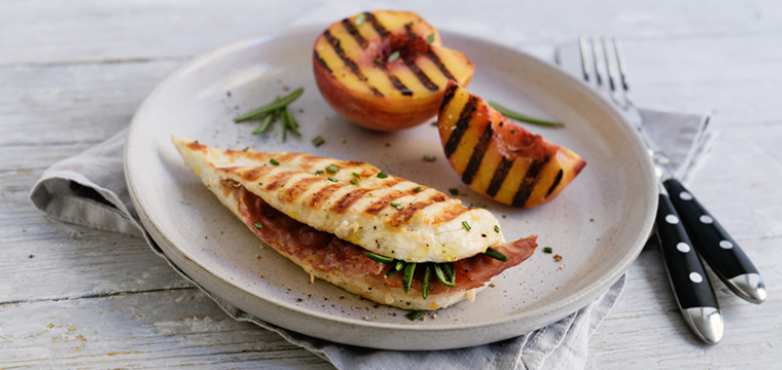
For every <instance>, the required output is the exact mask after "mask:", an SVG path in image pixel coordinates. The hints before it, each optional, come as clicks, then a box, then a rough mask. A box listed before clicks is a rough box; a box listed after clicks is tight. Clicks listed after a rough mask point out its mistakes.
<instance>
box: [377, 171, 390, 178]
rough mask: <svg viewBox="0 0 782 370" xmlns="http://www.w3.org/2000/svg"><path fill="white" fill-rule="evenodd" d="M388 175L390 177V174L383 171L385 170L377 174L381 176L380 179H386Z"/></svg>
mask: <svg viewBox="0 0 782 370" xmlns="http://www.w3.org/2000/svg"><path fill="white" fill-rule="evenodd" d="M387 177H388V175H386V173H385V172H383V171H380V173H378V174H377V178H379V179H385V178H387Z"/></svg>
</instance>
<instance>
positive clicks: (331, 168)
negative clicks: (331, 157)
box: [326, 164, 339, 173]
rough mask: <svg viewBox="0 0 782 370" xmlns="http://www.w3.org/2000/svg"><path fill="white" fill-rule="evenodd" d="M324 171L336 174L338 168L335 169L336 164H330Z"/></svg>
mask: <svg viewBox="0 0 782 370" xmlns="http://www.w3.org/2000/svg"><path fill="white" fill-rule="evenodd" d="M326 171H329V172H331V173H337V171H339V167H337V165H336V164H330V165H329V166H328V167H326Z"/></svg>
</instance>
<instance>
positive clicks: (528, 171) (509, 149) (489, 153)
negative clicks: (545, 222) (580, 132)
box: [437, 83, 586, 208]
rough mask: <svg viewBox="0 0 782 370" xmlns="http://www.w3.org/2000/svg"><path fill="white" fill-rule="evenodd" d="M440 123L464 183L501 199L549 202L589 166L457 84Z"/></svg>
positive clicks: (447, 95) (444, 103) (451, 89)
mask: <svg viewBox="0 0 782 370" xmlns="http://www.w3.org/2000/svg"><path fill="white" fill-rule="evenodd" d="M437 123H438V126H439V129H440V140H441V141H442V144H443V148H444V149H445V156H446V157H447V158H448V162H449V163H450V164H451V167H453V169H454V170H455V171H456V173H457V174H458V175H459V176H460V177H461V178H462V182H464V183H465V184H467V185H469V186H470V188H472V189H473V190H475V191H477V192H479V193H481V194H483V195H486V196H487V197H489V198H492V199H494V200H496V201H498V202H500V203H505V204H509V205H512V206H516V207H527V208H530V207H536V206H539V205H541V204H544V203H546V202H548V201H550V200H552V199H554V198H555V197H556V196H557V195H558V194H559V193H560V192H561V191H562V190H563V189H564V188H565V187H566V186H567V185H568V184H570V182H571V181H573V179H574V178H575V177H576V175H578V173H579V172H580V171H581V169H583V168H584V166H585V165H586V161H584V160H583V159H581V157H579V156H578V154H576V153H574V152H572V151H571V150H569V149H568V148H565V147H562V146H559V145H555V144H552V143H550V142H548V141H546V140H544V139H543V138H542V137H541V136H540V135H534V134H532V133H530V132H528V131H527V130H525V129H523V128H522V127H521V126H519V125H518V124H516V123H515V122H513V121H511V120H509V119H508V118H507V117H505V116H503V115H502V114H500V113H499V112H497V111H496V110H494V109H493V108H492V107H490V106H489V104H488V103H487V102H486V101H484V100H483V99H481V98H479V97H477V96H475V95H473V94H470V93H469V92H468V91H467V90H465V89H464V88H462V87H459V86H458V85H456V84H454V83H450V84H448V86H447V87H446V90H445V94H444V95H443V101H442V103H441V105H440V112H439V118H438V122H437Z"/></svg>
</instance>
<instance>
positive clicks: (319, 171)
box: [315, 170, 324, 175]
mask: <svg viewBox="0 0 782 370" xmlns="http://www.w3.org/2000/svg"><path fill="white" fill-rule="evenodd" d="M323 173H324V172H323V170H317V171H315V175H322V174H323Z"/></svg>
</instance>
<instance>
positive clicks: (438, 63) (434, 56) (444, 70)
mask: <svg viewBox="0 0 782 370" xmlns="http://www.w3.org/2000/svg"><path fill="white" fill-rule="evenodd" d="M426 57H427V58H429V60H431V61H432V63H434V65H436V66H437V68H439V69H440V72H442V73H443V75H445V77H448V79H449V80H454V81H456V77H454V76H453V75H452V74H451V71H449V70H448V68H447V67H446V66H445V64H443V61H442V60H440V57H439V56H437V54H435V53H434V52H433V51H432V49H431V48H429V49H427V50H426Z"/></svg>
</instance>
